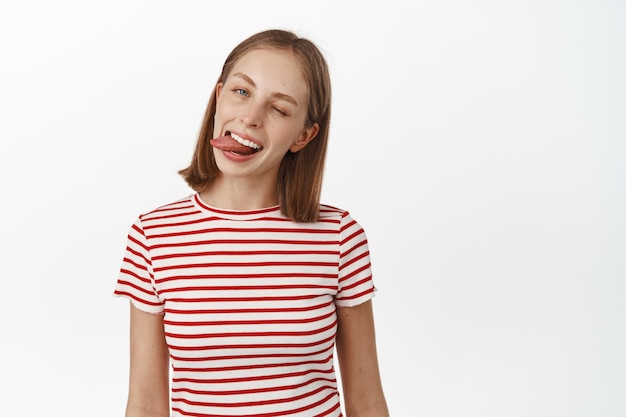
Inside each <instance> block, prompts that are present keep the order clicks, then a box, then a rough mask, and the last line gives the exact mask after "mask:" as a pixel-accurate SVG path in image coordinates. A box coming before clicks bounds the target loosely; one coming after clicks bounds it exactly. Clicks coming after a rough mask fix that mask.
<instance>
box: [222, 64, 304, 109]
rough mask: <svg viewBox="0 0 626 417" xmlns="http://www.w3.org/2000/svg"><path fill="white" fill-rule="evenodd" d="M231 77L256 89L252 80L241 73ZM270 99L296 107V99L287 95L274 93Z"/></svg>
mask: <svg viewBox="0 0 626 417" xmlns="http://www.w3.org/2000/svg"><path fill="white" fill-rule="evenodd" d="M233 77H239V78H241V79H243V80H244V81H245V82H247V83H248V84H250V85H251V86H252V87H255V88H256V84H255V83H254V81H253V80H252V78H250V77H248V76H247V75H246V74H244V73H243V72H236V73H234V74H233ZM272 97H277V98H280V99H282V100H285V101H288V102H290V103H292V104H294V105H296V106H297V105H298V102H297V101H296V99H294V98H293V97H291V96H290V95H289V94H285V93H279V92H276V93H272Z"/></svg>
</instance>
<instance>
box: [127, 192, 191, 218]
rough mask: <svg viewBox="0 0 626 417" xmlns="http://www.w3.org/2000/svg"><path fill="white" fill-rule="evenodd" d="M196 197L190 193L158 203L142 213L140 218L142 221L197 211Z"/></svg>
mask: <svg viewBox="0 0 626 417" xmlns="http://www.w3.org/2000/svg"><path fill="white" fill-rule="evenodd" d="M194 197H195V194H190V195H187V196H185V197H182V198H179V199H177V200H174V201H172V202H169V203H166V204H161V205H158V206H157V207H155V208H153V209H151V210H148V211H145V212H144V213H142V214H140V216H139V218H140V219H141V220H142V221H145V220H155V219H159V218H163V217H169V216H177V215H183V214H186V213H189V212H193V211H196V210H197V209H196V205H195V203H194Z"/></svg>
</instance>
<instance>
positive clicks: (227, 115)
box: [212, 49, 319, 181]
mask: <svg viewBox="0 0 626 417" xmlns="http://www.w3.org/2000/svg"><path fill="white" fill-rule="evenodd" d="M308 98H309V92H308V89H307V84H306V81H305V79H304V75H303V74H302V70H301V69H300V66H299V65H298V62H297V61H296V58H295V56H294V55H293V53H292V52H291V51H288V50H283V49H256V50H252V51H250V52H247V53H246V54H245V55H243V56H242V57H241V58H240V59H239V61H238V62H237V63H236V64H235V65H234V66H233V68H232V70H231V72H230V74H229V76H228V78H227V79H226V81H225V82H224V83H220V84H218V85H217V88H216V100H217V101H216V112H215V124H214V132H213V137H214V138H218V137H221V139H219V140H217V141H212V143H213V145H214V146H215V148H216V149H214V154H215V160H216V162H217V165H218V167H219V169H220V171H221V172H222V175H224V176H236V177H241V176H246V177H249V176H254V177H255V179H258V180H268V181H276V177H277V174H278V168H279V166H280V162H281V161H282V159H283V157H284V156H285V154H286V153H287V152H289V151H291V152H297V151H299V150H300V149H302V148H303V147H304V146H306V144H307V143H308V142H309V141H310V140H312V139H313V138H314V137H315V135H316V134H317V132H318V130H319V126H318V125H317V124H314V125H313V126H310V127H305V122H306V117H307V111H308V107H307V106H308ZM235 142H239V144H237V143H235ZM241 145H243V146H241Z"/></svg>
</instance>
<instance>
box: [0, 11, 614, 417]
mask: <svg viewBox="0 0 626 417" xmlns="http://www.w3.org/2000/svg"><path fill="white" fill-rule="evenodd" d="M344 4H346V5H345V6H340V5H344ZM347 4H349V5H347ZM625 4H626V3H624V2H621V1H618V0H615V1H610V0H594V1H592V0H578V1H576V0H573V1H568V2H565V1H553V0H543V1H540V0H531V1H528V0H526V1H522V0H514V1H489V0H479V1H475V2H466V1H461V0H452V1H446V2H441V1H418V2H409V1H391V0H389V1H384V2H383V1H381V2H372V1H358V2H356V1H355V2H352V3H346V2H337V1H322V0H320V1H316V2H306V3H305V2H296V1H267V0H266V1H244V0H241V1H230V2H209V1H179V2H174V1H170V2H164V1H108V2H84V1H68V0H58V1H55V2H44V1H38V2H33V1H21V2H3V3H2V5H1V6H0V61H1V63H0V140H1V142H0V174H1V175H0V178H1V179H0V181H1V182H0V186H1V188H0V190H1V193H2V204H1V206H2V214H3V215H2V216H1V217H0V230H1V234H0V245H1V247H0V273H1V280H2V281H1V282H2V287H1V291H0V323H1V324H0V331H1V333H0V334H1V338H2V339H1V342H0V356H1V357H2V360H3V362H4V366H3V368H2V372H1V373H2V378H1V379H2V390H1V391H0V403H2V404H3V405H2V409H3V411H2V414H3V415H28V416H35V415H41V416H46V417H57V416H58V417H61V416H63V417H67V416H86V415H88V416H93V417H98V416H113V415H118V416H121V415H122V414H123V408H124V402H125V397H126V383H127V365H128V362H127V332H128V328H127V312H128V311H127V304H126V302H124V301H123V300H118V299H114V298H113V297H112V296H111V292H112V290H113V286H114V282H115V279H116V274H117V269H118V268H119V266H120V262H121V255H122V251H123V247H124V245H125V239H126V232H127V231H128V227H129V226H130V224H131V222H132V221H133V220H134V218H135V217H136V216H137V215H138V214H139V213H141V212H144V211H146V210H149V209H152V208H154V207H156V206H157V205H160V204H163V203H167V202H170V201H172V200H173V199H176V198H179V197H182V196H183V195H186V194H188V193H189V192H190V190H189V189H188V188H187V187H186V186H185V184H184V182H183V181H182V180H181V179H180V178H179V177H178V175H177V174H176V171H177V170H178V169H179V168H181V167H183V166H184V165H185V164H186V163H187V161H188V160H189V158H190V156H191V152H192V148H193V145H194V142H195V135H196V133H197V131H198V127H199V124H200V119H201V116H202V113H203V110H204V106H205V104H206V101H207V98H208V94H209V92H210V90H211V88H212V86H213V83H214V82H215V79H216V77H217V74H218V72H219V69H220V67H221V64H222V63H223V60H224V59H225V57H226V54H227V52H228V51H230V49H231V48H232V47H234V46H235V44H236V43H238V42H239V41H240V40H242V39H243V38H245V37H247V36H248V35H250V34H252V33H253V32H256V31H257V30H260V29H266V28H269V27H281V28H287V29H292V30H295V31H297V32H298V33H300V34H301V35H303V36H306V37H310V38H311V39H313V40H314V41H316V42H317V43H318V44H319V45H320V47H321V48H322V49H323V50H324V51H325V53H326V54H327V57H328V60H329V64H330V66H331V70H332V74H333V82H334V114H333V117H334V120H333V125H332V138H331V140H332V143H331V148H330V155H329V160H328V169H327V177H326V178H327V179H326V189H325V193H324V201H325V202H327V203H331V204H334V205H337V206H341V207H344V208H348V209H349V210H350V211H351V212H352V214H353V215H354V216H355V217H356V218H357V219H358V220H359V221H360V222H361V223H362V224H363V225H364V226H365V227H366V230H367V231H368V236H369V238H370V245H371V250H372V256H373V262H374V272H375V279H376V284H377V286H378V289H379V292H378V294H377V296H376V298H375V310H376V315H377V316H376V320H377V326H378V327H377V331H378V338H379V354H380V362H381V367H382V373H383V378H384V385H385V389H386V394H387V397H388V402H389V406H390V409H391V411H392V414H393V415H394V416H396V417H403V416H429V417H444V416H446V417H448V416H455V417H456V416H464V417H473V416H476V417H501V416H515V417H517V416H519V417H528V416H533V417H542V416H546V417H548V416H568V417H574V416H580V417H582V416H585V417H587V416H589V417H592V416H593V417H596V416H603V417H613V416H616V417H617V416H624V415H626V396H624V392H626V359H625V355H624V352H625V351H626V330H625V329H626V307H625V301H626V300H625V298H626V256H625V255H626V253H625V251H626V221H625V215H624V213H626V192H625V191H626V169H625V168H624V166H625V163H626V122H625V120H626V118H625V113H626V99H625V97H626V82H625V77H624V74H626V30H625V26H624V19H625V18H626V6H625Z"/></svg>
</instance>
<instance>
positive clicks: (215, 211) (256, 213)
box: [192, 193, 280, 220]
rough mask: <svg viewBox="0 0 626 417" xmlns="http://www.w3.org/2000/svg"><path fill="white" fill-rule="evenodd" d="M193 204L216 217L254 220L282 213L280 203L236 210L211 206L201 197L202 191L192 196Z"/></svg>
mask: <svg viewBox="0 0 626 417" xmlns="http://www.w3.org/2000/svg"><path fill="white" fill-rule="evenodd" d="M192 201H193V204H194V205H195V206H196V207H197V208H198V209H200V210H201V211H203V212H205V213H208V214H212V215H214V216H216V217H221V218H225V219H230V220H254V219H258V218H261V217H267V216H270V215H280V205H278V204H277V205H274V206H270V207H263V208H258V209H246V210H234V209H223V208H219V207H214V206H211V205H210V204H207V203H206V202H204V201H203V200H202V198H200V193H196V194H194V195H193V196H192Z"/></svg>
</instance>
